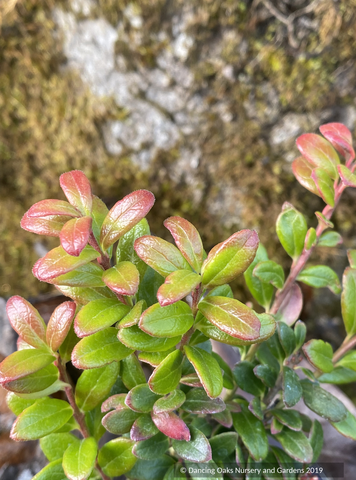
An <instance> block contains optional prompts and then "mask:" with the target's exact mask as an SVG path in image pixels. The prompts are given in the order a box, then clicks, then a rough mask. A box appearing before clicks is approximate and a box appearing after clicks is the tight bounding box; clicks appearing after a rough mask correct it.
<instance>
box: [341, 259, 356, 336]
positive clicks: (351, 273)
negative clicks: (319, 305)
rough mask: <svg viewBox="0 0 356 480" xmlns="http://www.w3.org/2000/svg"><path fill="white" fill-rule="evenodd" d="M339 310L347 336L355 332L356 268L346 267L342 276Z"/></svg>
mask: <svg viewBox="0 0 356 480" xmlns="http://www.w3.org/2000/svg"><path fill="white" fill-rule="evenodd" d="M342 287H343V290H342V295H341V311H342V318H343V320H344V324H345V329H346V332H347V334H348V335H349V336H351V335H355V333H356V269H353V268H346V269H345V271H344V275H343V277H342Z"/></svg>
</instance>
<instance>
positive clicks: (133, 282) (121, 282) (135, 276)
mask: <svg viewBox="0 0 356 480" xmlns="http://www.w3.org/2000/svg"><path fill="white" fill-rule="evenodd" d="M102 278H103V281H104V283H105V285H106V286H107V287H109V288H110V290H112V291H113V292H115V293H118V294H119V295H135V294H136V293H137V290H138V286H139V283H140V274H139V272H138V270H137V268H136V267H135V265H134V264H133V263H131V262H119V263H118V264H117V265H115V267H113V268H109V270H106V272H105V273H104V275H103V277H102Z"/></svg>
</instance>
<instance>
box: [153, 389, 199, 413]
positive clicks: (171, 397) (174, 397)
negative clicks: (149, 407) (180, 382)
mask: <svg viewBox="0 0 356 480" xmlns="http://www.w3.org/2000/svg"><path fill="white" fill-rule="evenodd" d="M191 391H192V390H191ZM185 401H186V396H185V394H184V392H182V390H178V389H177V390H173V392H170V393H169V394H168V395H167V396H166V397H162V398H159V399H158V400H157V401H156V403H155V404H154V405H153V412H154V413H155V414H160V413H164V412H173V411H174V410H178V408H179V407H181V406H182V405H183V404H184V402H185Z"/></svg>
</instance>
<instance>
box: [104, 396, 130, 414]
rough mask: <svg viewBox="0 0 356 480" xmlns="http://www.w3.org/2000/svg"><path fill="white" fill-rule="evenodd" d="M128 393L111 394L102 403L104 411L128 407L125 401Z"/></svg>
mask: <svg viewBox="0 0 356 480" xmlns="http://www.w3.org/2000/svg"><path fill="white" fill-rule="evenodd" d="M125 399H126V393H116V394H115V395H111V397H109V398H107V399H106V400H105V401H104V402H103V403H102V404H101V411H102V412H109V411H110V410H113V409H114V410H122V409H124V408H127V405H126V403H125Z"/></svg>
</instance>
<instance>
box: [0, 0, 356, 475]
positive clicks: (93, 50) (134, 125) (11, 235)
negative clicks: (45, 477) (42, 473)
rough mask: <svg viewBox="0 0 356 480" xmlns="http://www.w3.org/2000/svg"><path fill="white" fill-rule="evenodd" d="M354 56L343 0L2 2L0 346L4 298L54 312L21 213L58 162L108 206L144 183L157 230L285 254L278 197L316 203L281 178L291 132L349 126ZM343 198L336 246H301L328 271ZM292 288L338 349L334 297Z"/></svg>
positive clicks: (355, 243)
mask: <svg viewBox="0 0 356 480" xmlns="http://www.w3.org/2000/svg"><path fill="white" fill-rule="evenodd" d="M355 58H356V0H314V1H304V0H253V1H252V0H251V1H247V0H244V1H241V0H189V1H183V0H137V1H126V0H57V1H55V0H1V1H0V244H1V249H0V297H2V298H0V330H1V331H0V338H1V340H0V353H2V354H3V355H7V354H9V353H11V351H10V350H11V348H12V346H11V345H12V343H11V342H12V340H11V335H12V334H11V332H9V330H8V327H7V321H6V318H5V313H4V306H5V300H6V298H8V297H9V296H11V295H14V294H20V295H22V296H24V297H26V298H28V299H30V300H31V301H33V302H35V303H36V304H37V305H39V306H40V308H43V309H44V310H43V312H44V315H45V316H46V312H47V313H48V311H50V310H51V308H52V309H53V306H52V307H51V305H52V304H51V302H53V300H52V297H53V294H55V292H53V290H51V287H49V286H47V285H46V284H41V283H40V282H38V281H37V280H36V279H35V278H34V277H33V276H32V274H31V268H32V266H33V264H34V262H35V261H36V260H37V259H38V257H39V256H42V255H43V254H44V253H46V251H47V250H48V249H50V248H52V247H53V246H56V245H57V244H58V239H52V240H51V239H50V240H48V239H45V238H41V237H38V236H36V235H34V234H30V233H28V232H25V231H22V230H21V229H20V220H21V217H22V215H23V214H24V212H25V211H26V210H27V209H28V208H29V207H30V206H31V205H32V204H33V203H35V202H37V201H39V200H42V199H45V198H64V196H63V193H62V192H61V191H60V188H59V182H58V177H59V175H60V174H61V173H63V172H65V171H67V170H71V169H81V170H83V171H84V172H85V173H86V175H87V176H88V177H89V179H90V180H91V182H92V187H93V191H94V193H95V194H96V195H99V196H100V197H101V198H103V200H104V201H105V202H106V203H107V205H108V206H109V207H111V206H112V205H113V204H114V203H115V202H116V201H117V200H118V199H120V198H122V197H123V196H124V195H126V194H127V193H129V192H130V191H132V190H135V189H139V188H147V189H149V190H151V191H152V192H154V194H155V195H156V198H157V201H156V205H155V207H154V208H153V211H152V212H151V213H150V214H149V217H148V219H149V222H150V225H151V230H152V233H153V234H157V235H160V236H162V237H163V238H165V239H167V240H170V236H169V233H168V231H166V230H165V229H164V227H163V225H162V223H163V220H164V219H165V218H167V217H168V216H170V215H182V216H185V217H186V218H187V219H189V220H190V221H191V222H193V223H194V224H195V225H196V226H197V228H198V230H199V231H200V232H201V235H202V238H203V241H204V244H205V248H206V249H207V250H209V249H210V248H211V247H212V246H213V245H215V244H216V243H218V242H220V241H222V240H223V239H225V238H226V237H227V236H228V235H230V234H232V233H233V232H234V231H236V230H238V229H241V228H255V229H256V230H257V231H258V233H259V235H260V238H261V240H262V242H263V243H264V244H265V246H266V247H267V249H268V251H269V255H270V257H271V258H273V259H274V260H277V261H280V262H281V263H282V264H283V265H284V266H288V265H289V261H288V259H287V257H286V256H285V255H284V253H283V252H282V250H281V247H280V245H279V243H278V239H277V236H276V234H275V228H274V225H275V220H276V218H277V216H278V213H279V212H280V209H281V206H282V204H283V202H284V201H289V202H292V203H293V204H294V205H295V206H296V207H298V208H300V209H301V210H302V211H303V212H304V213H305V215H306V217H307V218H308V223H309V226H315V224H316V219H315V217H314V211H315V210H321V209H322V208H323V204H322V201H321V200H320V199H319V198H318V197H315V196H314V195H312V194H311V193H309V192H307V191H306V190H304V189H303V188H302V187H301V186H300V185H299V184H298V183H297V182H296V180H295V179H294V177H293V174H292V171H291V162H292V160H294V158H295V157H296V156H297V155H298V152H297V150H296V148H295V139H296V137H297V136H298V135H300V134H302V133H305V132H314V131H317V128H318V126H319V125H320V124H322V123H327V122H330V121H340V122H343V123H345V124H346V125H347V126H348V127H349V128H350V129H351V131H352V132H353V133H355V132H356V101H355V93H356V65H355ZM355 199H356V194H355V192H353V191H351V189H348V190H347V192H346V194H344V197H343V200H342V202H341V205H340V207H338V210H337V214H336V216H335V218H334V219H333V221H334V223H335V226H336V228H337V229H338V230H339V231H340V233H341V234H342V235H343V237H344V245H342V246H340V247H338V248H335V249H319V251H318V253H317V255H316V256H314V257H313V261H315V262H326V261H328V262H329V264H330V265H331V266H332V267H333V268H335V270H336V271H337V272H338V273H339V274H341V273H342V271H343V269H344V267H345V266H346V254H345V251H346V248H355V247H356V237H355V233H356V224H355V221H354V217H355ZM235 289H236V293H237V295H238V296H239V298H240V299H242V300H244V301H246V300H251V298H250V297H249V296H248V293H247V291H246V290H245V287H244V286H243V285H242V282H240V281H237V282H236V285H235ZM304 297H305V299H306V307H305V309H304V311H303V319H304V320H305V321H306V322H307V324H308V328H309V330H310V332H311V334H312V335H317V336H318V337H319V338H324V339H325V340H328V341H330V342H331V343H332V344H333V345H334V346H336V345H337V344H338V343H339V342H340V339H341V338H342V337H343V334H344V332H343V331H342V327H341V325H342V322H341V318H340V309H339V299H338V298H337V297H335V296H332V294H329V293H328V294H326V292H325V291H317V292H315V291H314V292H311V291H309V290H306V289H305V290H304ZM317 304H318V310H316V308H315V306H316V305H317ZM9 339H10V340H9ZM349 393H350V392H349ZM351 393H352V392H351ZM353 395H355V394H354V393H353ZM1 408H3V409H5V406H3V407H1V406H0V411H1ZM2 413H3V414H4V412H2ZM0 442H1V437H0ZM3 448H4V447H3ZM12 448H13V447H12ZM0 449H1V443H0ZM3 452H5V450H4V449H3ZM4 455H5V456H6V454H4ZM2 463H4V462H2ZM5 463H6V462H5ZM0 464H1V454H0ZM0 468H2V467H0ZM23 472H25V470H24V471H23ZM23 472H22V473H21V474H22V475H25V474H24V473H23ZM1 474H2V473H1V470H0V478H1ZM12 475H13V476H12V477H6V478H17V477H16V475H17V474H16V475H15V473H12ZM29 475H30V476H29V477H28V478H31V476H32V473H31V472H30V474H29ZM3 478H5V477H3ZM19 478H20V477H19ZM21 480H27V477H23V478H22V477H21Z"/></svg>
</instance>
